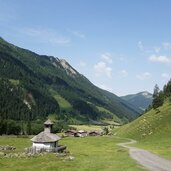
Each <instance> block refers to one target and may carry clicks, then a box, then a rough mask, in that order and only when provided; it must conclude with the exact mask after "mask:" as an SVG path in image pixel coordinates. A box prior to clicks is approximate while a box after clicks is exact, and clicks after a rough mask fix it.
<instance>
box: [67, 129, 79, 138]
mask: <svg viewBox="0 0 171 171" xmlns="http://www.w3.org/2000/svg"><path fill="white" fill-rule="evenodd" d="M76 134H77V131H76V130H68V131H65V135H66V136H68V137H74V136H75V135H76Z"/></svg>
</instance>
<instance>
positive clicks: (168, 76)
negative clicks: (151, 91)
mask: <svg viewBox="0 0 171 171" xmlns="http://www.w3.org/2000/svg"><path fill="white" fill-rule="evenodd" d="M161 76H162V78H163V79H165V80H169V79H170V78H171V77H170V75H169V74H168V73H162V74H161Z"/></svg>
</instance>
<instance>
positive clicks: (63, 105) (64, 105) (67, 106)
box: [49, 89, 72, 110]
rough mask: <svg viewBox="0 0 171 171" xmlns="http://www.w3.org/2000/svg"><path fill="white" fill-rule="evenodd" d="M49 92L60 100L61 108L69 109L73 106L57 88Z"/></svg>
mask: <svg viewBox="0 0 171 171" xmlns="http://www.w3.org/2000/svg"><path fill="white" fill-rule="evenodd" d="M49 92H50V93H51V95H52V96H53V97H54V98H55V100H56V101H57V102H58V104H59V106H60V108H61V109H65V110H68V109H71V108H72V106H71V104H70V103H69V102H68V101H67V100H66V99H64V98H63V97H62V96H61V95H59V94H58V93H57V92H56V91H55V90H53V89H49Z"/></svg>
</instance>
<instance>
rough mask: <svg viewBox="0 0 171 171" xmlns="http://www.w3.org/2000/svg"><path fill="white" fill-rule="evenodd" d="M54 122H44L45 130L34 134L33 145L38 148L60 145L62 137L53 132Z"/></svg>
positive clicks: (50, 147)
mask: <svg viewBox="0 0 171 171" xmlns="http://www.w3.org/2000/svg"><path fill="white" fill-rule="evenodd" d="M52 126H53V123H52V122H51V120H49V119H48V120H47V121H46V122H44V131H43V132H40V133H39V134H38V135H36V136H34V137H33V138H32V139H31V141H32V142H33V145H32V147H33V148H36V149H46V150H48V149H52V148H56V147H58V141H59V140H60V139H61V138H60V137H59V136H58V135H56V134H53V133H52Z"/></svg>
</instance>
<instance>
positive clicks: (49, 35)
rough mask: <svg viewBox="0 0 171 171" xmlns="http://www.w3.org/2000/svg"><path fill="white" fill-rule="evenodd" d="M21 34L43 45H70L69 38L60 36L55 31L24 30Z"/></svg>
mask: <svg viewBox="0 0 171 171" xmlns="http://www.w3.org/2000/svg"><path fill="white" fill-rule="evenodd" d="M20 32H21V33H22V34H25V35H27V36H30V37H33V38H35V39H36V40H37V41H40V42H42V43H51V44H54V45H66V44H69V43H70V39H69V38H67V37H65V36H61V35H59V34H58V33H57V32H56V31H55V30H53V29H40V28H24V29H21V30H20Z"/></svg>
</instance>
